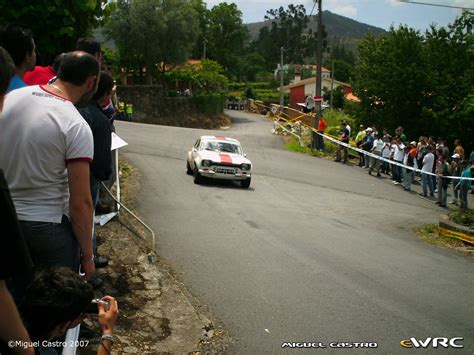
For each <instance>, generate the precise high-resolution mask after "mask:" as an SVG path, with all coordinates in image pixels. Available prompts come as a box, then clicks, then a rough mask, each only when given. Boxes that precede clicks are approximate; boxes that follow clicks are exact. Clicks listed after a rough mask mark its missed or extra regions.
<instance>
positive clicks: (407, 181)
mask: <svg viewBox="0 0 474 355" xmlns="http://www.w3.org/2000/svg"><path fill="white" fill-rule="evenodd" d="M412 179H413V170H409V169H405V168H403V187H404V188H405V189H406V190H408V191H410V190H411V181H412Z"/></svg>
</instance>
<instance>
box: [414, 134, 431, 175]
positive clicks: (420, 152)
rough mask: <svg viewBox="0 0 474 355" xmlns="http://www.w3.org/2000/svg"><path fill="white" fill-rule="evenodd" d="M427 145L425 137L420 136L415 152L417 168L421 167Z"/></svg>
mask: <svg viewBox="0 0 474 355" xmlns="http://www.w3.org/2000/svg"><path fill="white" fill-rule="evenodd" d="M427 146H428V143H427V142H426V138H425V137H423V136H421V137H420V139H419V142H418V145H417V147H416V150H417V153H416V163H417V167H418V169H421V167H422V166H423V158H424V157H425V154H426V147H427Z"/></svg>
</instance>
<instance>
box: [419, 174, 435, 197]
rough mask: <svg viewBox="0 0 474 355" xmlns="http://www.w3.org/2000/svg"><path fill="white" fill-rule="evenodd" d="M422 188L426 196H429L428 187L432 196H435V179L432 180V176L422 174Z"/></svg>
mask: <svg viewBox="0 0 474 355" xmlns="http://www.w3.org/2000/svg"><path fill="white" fill-rule="evenodd" d="M421 187H422V189H423V194H424V195H425V196H426V195H428V187H429V189H430V195H431V196H433V193H434V188H433V179H432V178H431V175H427V174H423V173H421Z"/></svg>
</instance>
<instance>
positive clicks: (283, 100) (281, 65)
mask: <svg viewBox="0 0 474 355" xmlns="http://www.w3.org/2000/svg"><path fill="white" fill-rule="evenodd" d="M280 51H281V58H280V114H281V112H282V111H283V106H284V105H285V93H284V92H283V52H284V48H283V47H281V48H280Z"/></svg>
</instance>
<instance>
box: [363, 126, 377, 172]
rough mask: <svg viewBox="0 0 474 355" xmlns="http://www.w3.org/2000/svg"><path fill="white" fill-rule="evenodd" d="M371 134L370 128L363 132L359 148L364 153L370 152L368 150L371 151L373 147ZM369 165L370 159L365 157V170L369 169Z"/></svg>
mask: <svg viewBox="0 0 474 355" xmlns="http://www.w3.org/2000/svg"><path fill="white" fill-rule="evenodd" d="M372 132H373V130H372V128H370V127H367V129H366V130H365V137H364V139H363V140H362V144H361V146H360V147H361V148H362V149H363V150H364V151H366V152H370V150H371V149H372V146H373V145H374V136H372ZM364 155H365V154H364ZM369 163H370V157H369V156H368V155H365V158H364V166H365V168H368V167H369Z"/></svg>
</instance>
